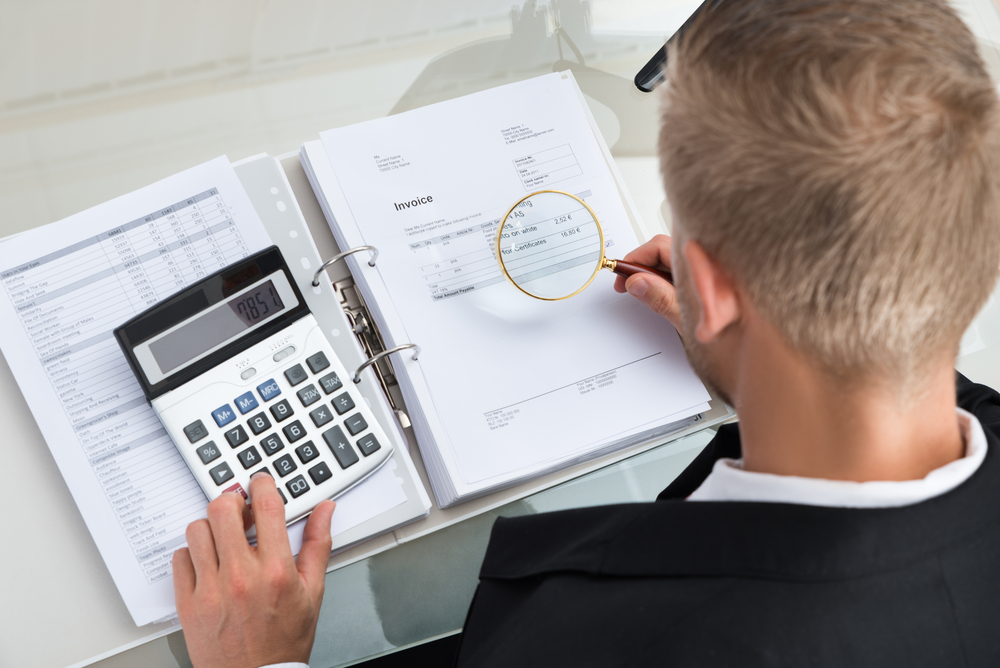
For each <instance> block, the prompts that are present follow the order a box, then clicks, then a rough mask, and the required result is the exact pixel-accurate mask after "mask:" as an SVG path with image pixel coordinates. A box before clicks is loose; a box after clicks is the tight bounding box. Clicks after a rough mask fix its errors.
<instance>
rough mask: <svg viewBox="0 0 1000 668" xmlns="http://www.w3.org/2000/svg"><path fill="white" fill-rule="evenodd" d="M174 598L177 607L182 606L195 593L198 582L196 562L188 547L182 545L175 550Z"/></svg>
mask: <svg viewBox="0 0 1000 668" xmlns="http://www.w3.org/2000/svg"><path fill="white" fill-rule="evenodd" d="M173 569H174V599H176V601H177V607H178V608H180V607H181V606H182V605H183V602H184V601H186V600H187V599H188V598H190V597H191V596H192V595H193V594H194V586H195V583H196V582H197V580H196V578H195V572H194V563H192V561H191V552H190V550H188V548H186V547H182V548H180V549H179V550H177V551H176V552H174V558H173Z"/></svg>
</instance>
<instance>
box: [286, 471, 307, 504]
mask: <svg viewBox="0 0 1000 668" xmlns="http://www.w3.org/2000/svg"><path fill="white" fill-rule="evenodd" d="M285 487H287V488H288V493H289V494H291V495H292V498H293V499H297V498H298V497H300V496H302V495H303V494H305V493H306V492H308V491H309V483H307V482H306V479H305V478H303V477H302V476H300V475H299V476H295V477H294V478H292V479H291V480H289V481H288V482H287V483H285Z"/></svg>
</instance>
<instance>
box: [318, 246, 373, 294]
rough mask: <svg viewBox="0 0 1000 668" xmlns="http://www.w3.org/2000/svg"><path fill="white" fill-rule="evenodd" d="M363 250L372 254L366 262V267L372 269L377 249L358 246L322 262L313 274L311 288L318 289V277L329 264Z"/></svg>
mask: <svg viewBox="0 0 1000 668" xmlns="http://www.w3.org/2000/svg"><path fill="white" fill-rule="evenodd" d="M364 250H367V251H371V252H372V257H371V259H370V260H368V266H369V267H374V266H375V260H376V259H378V249H377V248H375V247H374V246H358V247H357V248H349V249H348V250H345V251H344V252H343V253H339V254H337V255H334V256H333V257H331V258H330V259H329V260H327V261H326V262H324V263H323V264H321V265H320V266H319V269H317V270H316V273H315V274H313V281H312V286H313V287H314V288H318V287H319V275H320V274H322V273H323V271H324V270H325V269H326V268H327V267H329V266H330V265H331V264H333V263H334V262H336V261H337V260H340V259H342V258H345V257H347V256H348V255H353V254H354V253H358V252H360V251H364Z"/></svg>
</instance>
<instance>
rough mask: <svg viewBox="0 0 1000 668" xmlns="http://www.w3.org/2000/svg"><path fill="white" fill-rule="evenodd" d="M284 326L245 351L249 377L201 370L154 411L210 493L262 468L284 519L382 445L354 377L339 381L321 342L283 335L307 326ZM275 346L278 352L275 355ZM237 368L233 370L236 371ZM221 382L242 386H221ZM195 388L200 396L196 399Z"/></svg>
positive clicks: (342, 480)
mask: <svg viewBox="0 0 1000 668" xmlns="http://www.w3.org/2000/svg"><path fill="white" fill-rule="evenodd" d="M300 322H301V321H300ZM312 327H316V325H315V324H312ZM303 329H305V328H304V327H303ZM306 331H307V332H308V331H315V329H313V330H306ZM300 332H301V330H300ZM289 334H290V336H288V337H287V338H286V339H285V340H286V341H288V343H287V344H286V345H284V346H282V347H280V348H278V349H277V350H276V351H275V350H274V349H272V350H270V351H268V350H267V349H266V348H265V351H264V352H265V355H264V356H260V357H251V361H252V362H253V363H254V366H255V368H256V369H257V373H256V374H255V375H254V376H253V377H252V380H251V379H242V380H236V381H235V382H236V383H238V384H239V385H238V386H237V385H233V381H225V382H222V383H220V382H219V381H217V380H208V382H205V383H203V384H202V389H201V390H199V389H197V385H196V386H195V388H194V389H193V390H192V391H191V395H190V396H189V397H188V398H186V399H183V400H182V401H180V402H178V401H177V400H174V403H172V404H169V405H168V407H167V409H168V410H171V411H174V413H173V414H169V413H168V414H167V416H166V417H165V416H164V415H163V414H161V417H163V418H164V424H168V422H167V417H169V418H170V419H171V421H172V424H173V425H174V427H172V429H175V430H176V432H177V434H176V435H177V436H180V439H181V440H182V441H184V443H180V441H178V443H179V444H181V445H183V447H182V448H181V450H182V452H184V454H185V459H186V460H187V462H188V464H189V466H190V467H191V468H192V469H197V470H196V471H195V472H196V473H198V477H199V480H200V481H201V484H202V485H203V487H204V489H205V492H206V494H207V495H208V497H209V498H210V499H212V498H215V497H216V496H218V495H219V494H220V493H222V492H224V491H225V490H227V489H229V488H231V487H233V486H234V485H241V486H242V488H243V489H246V490H248V489H249V486H248V484H249V478H250V476H251V475H253V474H255V473H257V472H260V471H265V470H266V471H267V472H268V473H273V475H274V477H275V479H276V481H277V482H278V487H279V491H281V492H282V498H283V499H284V500H285V503H286V505H287V506H288V511H287V512H288V513H289V514H288V516H287V519H289V520H291V519H293V518H294V517H298V516H301V515H302V514H303V513H304V512H308V510H309V509H310V508H311V507H312V506H314V505H315V503H318V501H319V500H321V499H325V498H330V497H331V496H334V495H336V494H337V493H339V492H340V491H342V490H344V489H347V488H349V487H351V486H353V484H354V483H355V482H356V481H357V480H358V479H360V478H362V477H364V476H365V475H367V474H368V473H370V472H371V471H373V470H374V468H375V467H377V466H378V464H380V463H382V462H383V461H384V460H385V458H386V457H387V456H388V455H386V454H385V448H383V447H382V445H383V444H380V443H379V440H380V439H383V432H382V431H381V429H380V428H379V425H377V424H374V425H373V424H372V422H373V420H372V415H371V413H370V412H369V409H368V407H367V406H366V405H365V404H364V402H362V401H361V399H360V395H359V394H358V393H357V390H356V389H355V386H354V385H353V384H351V383H349V382H347V383H346V385H345V376H346V375H349V374H347V372H346V370H345V369H344V367H343V365H342V364H340V362H339V360H337V358H336V357H334V356H333V355H332V351H331V350H330V349H329V348H328V344H327V343H326V342H321V343H320V344H319V345H317V346H316V347H314V348H313V349H312V350H310V349H309V347H310V345H309V343H308V341H306V343H305V345H303V343H302V342H301V341H300V340H299V339H292V338H291V336H296V337H301V339H302V340H306V339H308V338H309V336H315V335H311V334H308V335H305V334H302V333H295V334H292V333H291V332H289ZM258 345H260V344H258ZM286 351H290V352H286ZM277 352H281V353H283V355H284V356H283V358H282V359H281V360H280V361H279V362H277V363H274V362H272V358H273V357H274V356H275V354H276V353H277ZM261 360H263V361H261ZM245 368H246V367H243V368H239V369H237V370H236V371H235V373H233V376H235V377H236V378H239V377H240V373H242V371H244V370H245ZM197 380H198V379H195V381H197ZM195 381H192V383H195ZM250 383H252V384H250ZM224 387H229V388H236V387H240V388H241V389H238V390H236V389H233V390H232V391H231V394H230V393H226V394H224V393H223V392H225V390H224V389H222V388H224ZM209 388H212V389H211V390H210V389H209ZM198 392H202V393H205V396H206V398H204V399H201V401H200V403H199V400H198V396H199V395H198ZM209 393H211V394H210V398H209ZM205 404H208V405H207V406H206V405H205ZM175 406H176V407H177V408H175ZM181 406H183V408H181ZM199 406H200V411H203V412H201V414H200V415H199V414H198V412H199V411H198V408H199ZM359 406H360V407H359ZM154 408H157V407H156V405H155V402H154ZM157 410H158V412H160V409H159V408H157ZM183 417H187V419H186V420H184V419H182V418H183ZM168 428H169V427H168ZM373 430H374V431H373ZM172 433H173V432H172ZM181 433H183V435H181ZM376 434H377V435H378V436H377V437H376ZM389 452H390V453H391V449H390V450H389ZM334 462H336V463H334ZM359 462H371V465H359ZM199 471H200V473H199ZM355 471H357V473H355ZM296 499H298V501H296Z"/></svg>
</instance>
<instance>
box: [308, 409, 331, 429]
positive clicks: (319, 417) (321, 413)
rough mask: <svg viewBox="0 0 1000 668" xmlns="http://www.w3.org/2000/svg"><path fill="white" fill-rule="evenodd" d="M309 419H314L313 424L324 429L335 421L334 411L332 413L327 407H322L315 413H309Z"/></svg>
mask: <svg viewBox="0 0 1000 668" xmlns="http://www.w3.org/2000/svg"><path fill="white" fill-rule="evenodd" d="M309 417H311V418H312V421H313V424H314V425H316V426H317V427H322V426H323V425H325V424H326V423H327V422H329V421H330V420H332V419H333V411H331V410H330V409H329V408H327V407H326V406H320V407H319V408H317V409H316V410H314V411H313V412H311V413H309Z"/></svg>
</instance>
